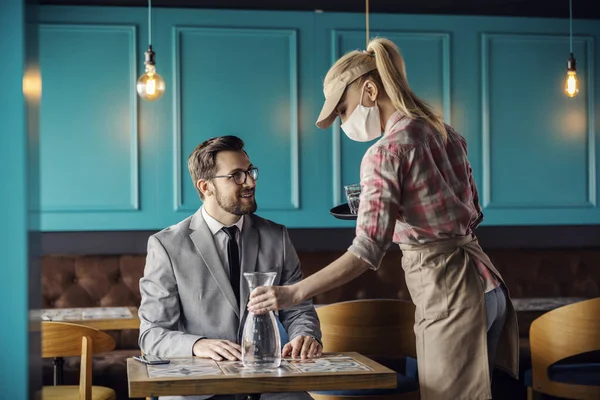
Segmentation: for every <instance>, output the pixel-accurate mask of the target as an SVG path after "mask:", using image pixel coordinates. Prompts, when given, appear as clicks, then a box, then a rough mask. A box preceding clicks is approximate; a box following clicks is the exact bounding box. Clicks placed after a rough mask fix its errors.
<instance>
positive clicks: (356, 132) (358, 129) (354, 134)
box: [341, 86, 381, 142]
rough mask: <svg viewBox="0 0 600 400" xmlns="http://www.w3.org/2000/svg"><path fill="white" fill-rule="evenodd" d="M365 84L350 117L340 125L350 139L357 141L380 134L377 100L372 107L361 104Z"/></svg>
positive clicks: (371, 138)
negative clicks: (358, 101) (358, 102)
mask: <svg viewBox="0 0 600 400" xmlns="http://www.w3.org/2000/svg"><path fill="white" fill-rule="evenodd" d="M364 94H365V86H363V88H362V90H361V92H360V104H359V105H357V106H356V108H355V109H354V111H352V114H350V117H348V119H347V120H346V122H344V123H343V124H342V126H341V128H342V130H343V131H344V133H345V134H346V136H348V137H349V138H350V139H352V140H354V141H357V142H369V141H371V140H373V139H377V138H378V137H380V136H381V119H380V117H379V107H377V102H375V105H374V106H373V107H365V106H363V105H362V99H363V95H364Z"/></svg>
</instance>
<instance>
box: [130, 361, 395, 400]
mask: <svg viewBox="0 0 600 400" xmlns="http://www.w3.org/2000/svg"><path fill="white" fill-rule="evenodd" d="M334 359H337V360H338V361H335V362H334ZM194 363H195V364H194ZM352 363H354V364H355V365H356V364H358V367H359V368H362V370H360V369H358V368H356V367H353V366H352V365H353V364H352ZM240 367H242V366H241V362H239V361H237V362H236V361H222V362H216V361H213V360H210V359H201V358H198V357H178V358H172V359H171V364H167V365H162V366H147V365H145V364H142V363H140V362H138V361H135V360H134V359H132V358H128V359H127V379H128V382H129V397H153V396H193V395H218V394H245V393H269V392H290V391H291V392H304V391H321V390H352V389H393V388H395V387H396V385H397V383H396V372H395V371H392V370H390V369H388V368H386V367H384V366H383V365H381V364H378V363H377V362H375V361H373V360H371V359H369V358H367V357H365V356H363V355H361V354H358V353H353V352H347V353H329V354H327V353H326V354H324V355H323V357H321V358H319V359H316V360H315V361H313V362H309V363H303V362H300V360H293V359H284V360H283V361H282V366H281V367H280V368H278V369H277V370H274V371H272V372H260V371H256V370H254V371H252V370H247V369H244V368H240ZM315 369H319V370H318V371H315ZM176 370H178V371H182V373H173V372H174V371H176ZM167 371H170V372H167Z"/></svg>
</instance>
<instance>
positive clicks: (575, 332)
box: [529, 298, 600, 399]
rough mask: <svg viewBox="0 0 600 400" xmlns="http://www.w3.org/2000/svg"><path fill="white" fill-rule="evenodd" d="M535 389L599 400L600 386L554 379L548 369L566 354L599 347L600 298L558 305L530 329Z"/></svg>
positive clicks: (558, 395)
mask: <svg viewBox="0 0 600 400" xmlns="http://www.w3.org/2000/svg"><path fill="white" fill-rule="evenodd" d="M529 342H530V348H531V364H532V369H533V389H534V390H535V391H538V392H542V393H545V394H549V395H551V396H557V397H567V398H580V399H600V386H588V385H574V384H567V383H562V382H555V381H551V380H550V378H549V377H548V368H549V367H550V366H552V365H553V364H554V363H556V362H557V361H560V360H563V359H565V358H567V357H571V356H574V355H578V354H582V353H587V352H591V351H599V350H600V298H595V299H591V300H585V301H581V302H578V303H574V304H570V305H568V306H564V307H559V308H557V309H555V310H552V311H549V312H547V313H545V314H544V315H542V316H540V317H538V318H537V319H536V320H534V321H533V322H532V324H531V327H530V329H529Z"/></svg>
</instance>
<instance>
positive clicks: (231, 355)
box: [139, 136, 322, 400]
mask: <svg viewBox="0 0 600 400" xmlns="http://www.w3.org/2000/svg"><path fill="white" fill-rule="evenodd" d="M243 148H244V142H243V141H242V140H241V139H239V138H237V137H235V136H224V137H218V138H212V139H209V140H207V141H205V142H204V143H202V144H200V145H199V146H198V147H197V148H196V149H195V150H194V151H193V152H192V154H191V155H190V157H189V159H188V169H189V171H190V175H191V178H192V181H193V182H194V186H195V187H196V189H197V190H198V193H199V195H200V198H201V199H202V200H203V205H202V207H200V209H199V210H198V211H197V212H196V213H195V214H193V215H192V216H190V217H188V218H186V219H184V220H183V221H181V222H179V223H178V224H176V225H173V226H171V227H168V228H166V229H164V230H162V231H160V232H158V233H156V234H154V235H152V236H151V237H150V238H149V240H148V255H147V258H146V267H145V269H144V276H143V278H142V279H141V280H140V292H141V295H142V301H141V304H140V308H139V317H140V338H139V344H140V348H141V350H142V351H143V352H144V353H146V354H152V355H157V356H162V357H167V358H168V357H178V356H192V355H194V356H198V357H204V358H212V359H213V360H218V361H220V360H240V359H241V347H240V345H239V343H240V338H241V334H242V330H243V322H244V321H245V316H246V314H247V309H246V304H247V303H248V297H249V294H250V293H249V291H248V287H247V285H246V282H245V280H244V279H243V275H242V274H243V273H244V272H254V271H262V272H265V271H276V272H277V277H276V278H275V285H288V284H292V283H294V282H298V281H300V280H301V279H302V272H301V269H300V262H299V259H298V256H297V254H296V251H295V250H294V247H293V245H292V242H291V240H290V238H289V236H288V233H287V230H286V228H285V227H284V226H282V225H278V224H276V223H274V222H271V221H268V220H266V219H263V218H261V217H258V216H257V215H254V212H255V211H256V208H257V205H256V200H255V198H254V192H255V189H256V180H257V178H258V169H257V168H256V167H254V166H253V165H252V164H251V163H250V160H249V158H248V155H247V154H246V152H245V151H244V149H243ZM279 320H280V321H281V324H282V325H283V327H284V328H285V330H286V331H287V333H288V335H289V338H290V339H291V340H290V342H289V343H287V344H286V345H285V346H284V348H283V350H282V355H283V356H292V357H302V358H311V357H318V356H320V355H321V352H322V346H321V343H320V339H321V331H320V328H319V320H318V318H317V314H316V312H315V309H314V307H313V305H312V302H311V301H306V302H304V303H300V304H299V305H298V306H295V307H293V308H290V309H287V310H281V311H280V313H279ZM245 397H246V395H244V396H242V395H235V396H233V395H221V396H214V397H211V396H194V397H186V398H185V399H187V400H190V399H195V400H200V399H206V398H214V399H218V400H237V399H243V398H245ZM261 398H262V400H284V399H285V400H288V399H289V400H292V399H294V400H296V399H310V398H311V397H310V396H309V395H308V394H307V393H272V394H263V395H262V397H261ZM172 399H175V398H172ZM179 399H181V397H179Z"/></svg>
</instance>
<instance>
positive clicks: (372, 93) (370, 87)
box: [365, 79, 379, 102]
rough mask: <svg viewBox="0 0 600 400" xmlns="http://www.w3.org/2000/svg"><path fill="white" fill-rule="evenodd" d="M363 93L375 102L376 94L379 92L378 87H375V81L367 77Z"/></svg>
mask: <svg viewBox="0 0 600 400" xmlns="http://www.w3.org/2000/svg"><path fill="white" fill-rule="evenodd" d="M365 93H366V94H367V96H368V97H369V100H371V101H372V102H375V100H377V95H378V94H379V89H378V88H377V85H376V84H375V82H373V81H372V80H370V79H368V80H367V81H366V82H365Z"/></svg>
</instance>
